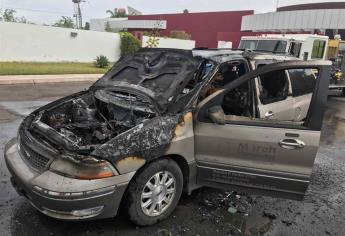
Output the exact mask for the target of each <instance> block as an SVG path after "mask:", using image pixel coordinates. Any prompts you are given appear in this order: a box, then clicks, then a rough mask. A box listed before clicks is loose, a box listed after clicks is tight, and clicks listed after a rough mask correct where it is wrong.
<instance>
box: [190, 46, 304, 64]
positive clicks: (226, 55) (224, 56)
mask: <svg viewBox="0 0 345 236" xmlns="http://www.w3.org/2000/svg"><path fill="white" fill-rule="evenodd" d="M192 52H193V56H195V57H197V56H199V57H202V58H206V59H210V60H213V61H216V62H218V63H223V62H227V61H231V60H241V59H242V60H243V59H247V60H251V61H260V60H274V61H287V60H298V58H296V57H294V56H291V55H289V54H286V53H272V52H265V51H251V50H240V49H194V50H193V51H192Z"/></svg>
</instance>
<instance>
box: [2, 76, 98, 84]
mask: <svg viewBox="0 0 345 236" xmlns="http://www.w3.org/2000/svg"><path fill="white" fill-rule="evenodd" d="M102 76H103V74H71V75H9V76H7V75H5V76H0V85H12V84H42V83H68V82H95V81H96V80H98V79H99V78H101V77H102Z"/></svg>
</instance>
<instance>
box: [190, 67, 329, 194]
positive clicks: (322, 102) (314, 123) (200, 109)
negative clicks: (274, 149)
mask: <svg viewBox="0 0 345 236" xmlns="http://www.w3.org/2000/svg"><path fill="white" fill-rule="evenodd" d="M306 68H317V69H318V70H319V77H318V80H317V82H316V85H315V90H314V93H313V96H312V100H311V103H310V109H309V111H308V115H307V118H306V120H305V125H306V126H296V125H291V127H290V125H287V124H279V123H273V122H263V123H261V124H260V125H259V126H260V127H273V128H284V129H297V130H305V131H306V132H308V130H310V131H318V132H320V130H321V126H322V121H323V114H324V110H325V106H326V102H327V91H328V84H329V79H328V77H329V74H330V62H328V61H286V62H278V63H273V64H270V65H267V66H263V67H261V68H259V69H256V70H253V71H250V72H249V73H247V74H246V75H243V76H241V77H240V78H238V79H237V80H235V81H234V82H232V83H230V84H228V85H226V86H225V87H224V88H223V89H221V90H219V91H217V92H215V93H214V94H212V95H210V96H209V97H207V98H205V99H204V100H203V101H201V102H200V103H199V104H198V106H197V109H196V112H195V116H194V119H195V124H197V122H204V123H213V122H212V121H211V120H210V118H208V116H207V112H208V109H209V108H211V107H213V106H219V105H220V104H221V102H222V96H223V94H224V93H226V92H228V91H230V90H232V89H234V88H236V87H237V86H240V85H241V84H243V83H246V82H248V81H250V80H251V79H254V78H256V77H258V76H259V75H261V74H265V73H268V72H272V71H276V70H289V69H306ZM321 94H323V95H321ZM231 123H233V124H236V123H237V122H236V121H234V122H231ZM238 124H239V125H248V126H258V123H257V122H255V123H253V122H250V121H248V122H247V121H240V122H238ZM196 158H197V156H196ZM196 161H197V165H198V175H197V178H198V179H197V182H198V183H199V184H201V185H206V186H208V185H209V186H213V187H221V188H234V189H238V190H243V191H248V192H254V193H262V194H264V195H273V196H282V195H284V196H283V197H287V198H291V199H301V197H302V198H303V195H302V196H301V194H300V193H298V194H295V193H294V191H291V193H288V192H279V191H275V190H273V191H272V190H270V189H263V188H260V185H258V186H257V188H247V187H246V186H240V185H238V184H236V185H232V184H229V183H224V184H221V183H215V182H211V183H210V182H208V181H204V180H206V179H210V176H206V175H209V174H210V173H209V172H203V171H202V168H200V167H201V166H200V165H199V164H198V160H196ZM211 168H213V170H214V171H215V172H217V169H215V168H214V166H212V167H211ZM219 171H220V172H221V171H223V170H222V169H219ZM241 174H243V173H241ZM248 174H250V173H248ZM264 177H268V179H267V178H266V180H265V181H279V180H280V179H282V178H281V176H264ZM270 177H271V178H270ZM249 178H251V176H249ZM261 180H262V179H261ZM284 181H289V179H286V178H285V179H284ZM208 183H209V184H208ZM285 184H286V183H285ZM303 184H306V185H307V186H308V185H309V180H303ZM303 194H304V193H303Z"/></svg>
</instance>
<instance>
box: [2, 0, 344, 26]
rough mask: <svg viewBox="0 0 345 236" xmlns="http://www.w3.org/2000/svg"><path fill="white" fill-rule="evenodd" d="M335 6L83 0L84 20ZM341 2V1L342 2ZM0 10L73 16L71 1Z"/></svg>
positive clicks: (28, 0)
mask: <svg viewBox="0 0 345 236" xmlns="http://www.w3.org/2000/svg"><path fill="white" fill-rule="evenodd" d="M326 1H329V2H335V1H339V0H85V2H84V3H82V12H83V15H84V18H85V19H86V20H89V19H90V18H102V17H106V14H105V12H106V10H108V9H114V8H116V7H117V8H123V7H126V6H132V7H134V8H136V9H138V10H140V11H142V12H143V13H145V14H158V13H176V12H182V10H183V9H189V11H190V12H205V11H231V10H255V11H256V12H269V11H273V10H275V7H276V6H277V3H278V4H279V6H284V5H289V4H299V3H309V2H326ZM343 1H344V0H343ZM0 8H2V9H6V8H13V9H15V10H16V11H17V15H18V16H25V17H26V18H27V19H28V20H30V21H33V22H35V23H40V24H42V23H45V24H51V23H53V22H55V21H56V19H58V18H59V17H60V16H73V4H72V0H0Z"/></svg>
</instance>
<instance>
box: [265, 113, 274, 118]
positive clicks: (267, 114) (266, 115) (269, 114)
mask: <svg viewBox="0 0 345 236" xmlns="http://www.w3.org/2000/svg"><path fill="white" fill-rule="evenodd" d="M272 116H274V114H273V111H268V112H266V113H265V118H270V117H272Z"/></svg>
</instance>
